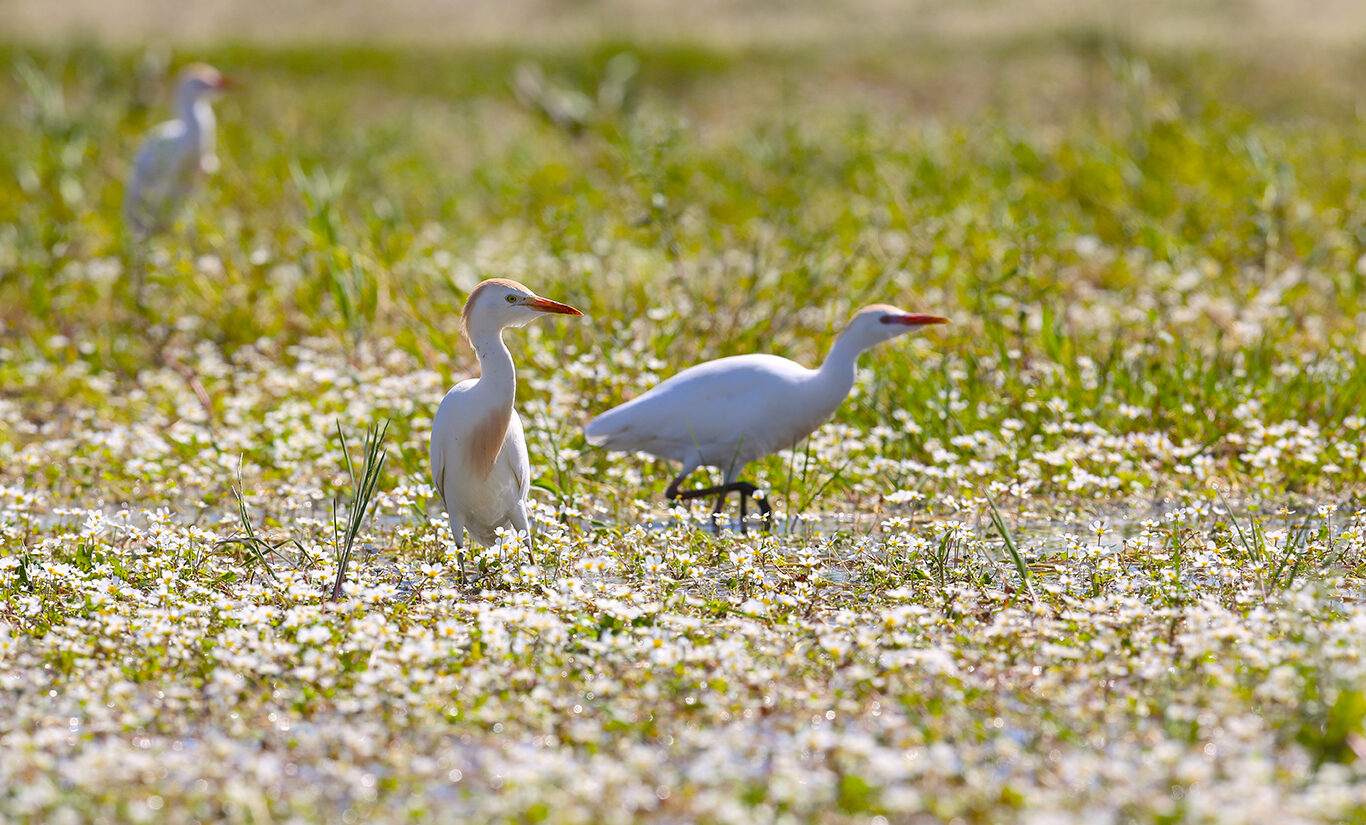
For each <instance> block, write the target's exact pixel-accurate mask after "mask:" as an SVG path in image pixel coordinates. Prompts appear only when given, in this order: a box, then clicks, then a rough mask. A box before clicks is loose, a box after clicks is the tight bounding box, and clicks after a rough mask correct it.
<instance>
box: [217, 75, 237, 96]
mask: <svg viewBox="0 0 1366 825" xmlns="http://www.w3.org/2000/svg"><path fill="white" fill-rule="evenodd" d="M241 86H242V83H241V81H239V80H237V79H236V78H232V77H228V76H227V75H225V74H224V75H219V76H218V81H217V82H215V83H214V84H213V87H214V88H215V89H217V90H218V91H220V92H230V91H232V90H233V89H237V88H241Z"/></svg>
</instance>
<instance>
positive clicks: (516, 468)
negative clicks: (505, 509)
mask: <svg viewBox="0 0 1366 825" xmlns="http://www.w3.org/2000/svg"><path fill="white" fill-rule="evenodd" d="M498 465H499V466H498V469H497V470H496V471H495V472H503V473H507V474H508V475H509V476H511V478H512V482H513V484H514V486H515V489H516V490H517V491H518V501H520V500H522V499H525V498H526V497H527V494H528V493H530V492H531V457H530V456H529V455H528V454H527V449H526V435H525V434H524V432H523V431H522V417H521V416H520V415H518V414H517V411H516V410H513V411H512V420H511V421H509V422H508V431H507V435H506V436H504V437H503V449H502V450H501V451H500V452H499V453H498Z"/></svg>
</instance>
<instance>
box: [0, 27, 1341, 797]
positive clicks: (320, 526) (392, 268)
mask: <svg viewBox="0 0 1366 825" xmlns="http://www.w3.org/2000/svg"><path fill="white" fill-rule="evenodd" d="M879 42H880V43H881V44H880V45H878V44H873V45H869V46H868V47H867V48H849V47H847V46H845V45H840V44H825V45H808V46H805V47H803V48H797V47H781V46H777V45H765V44H750V45H730V46H727V45H722V44H719V43H715V42H710V41H706V40H686V39H683V40H674V41H667V42H664V41H659V40H654V39H642V40H631V39H623V40H615V41H610V42H589V43H586V44H585V43H574V44H560V45H555V44H550V45H542V46H523V47H513V46H507V45H478V46H476V45H466V46H462V47H461V48H458V49H455V48H451V49H442V48H438V47H435V46H423V47H414V48H402V47H398V46H373V47H364V48H363V47H341V46H330V47H325V46H313V47H303V46H284V45H280V46H272V47H269V48H265V47H247V46H238V47H229V46H222V47H216V48H213V49H207V50H204V51H201V52H196V53H194V54H182V53H176V54H174V59H173V60H172V61H171V63H170V65H169V66H168V65H167V64H166V63H165V62H164V61H162V60H161V59H159V58H158V57H157V55H156V54H155V53H147V54H144V53H142V52H137V51H132V50H125V51H121V50H119V49H117V48H114V47H105V46H94V45H86V46H55V45H48V46H43V47H37V46H19V45H13V44H11V45H9V46H6V47H4V48H0V66H3V71H0V134H3V135H4V136H5V138H4V140H2V141H0V169H3V170H4V172H5V174H4V175H3V176H0V706H4V707H6V708H7V709H8V710H6V711H5V712H3V713H0V823H4V822H11V821H12V822H40V821H41V822H94V821H106V822H124V821H136V822H192V821H200V822H204V821H233V822H252V823H262V822H282V821H295V822H338V821H341V822H425V821H453V820H459V821H463V822H527V823H531V822H556V823H558V822H566V823H568V822H575V823H601V822H638V821H650V822H704V823H753V822H822V823H854V822H860V823H865V822H866V823H888V822H891V823H928V822H937V821H951V822H963V823H988V822H1006V821H1019V822H1032V823H1053V822H1078V823H1094V822H1116V823H1118V822H1141V823H1175V822H1211V823H1213V822H1218V823H1226V822H1248V823H1254V822H1271V821H1286V822H1291V821H1293V822H1325V823H1327V822H1366V732H1364V731H1363V720H1364V719H1366V690H1363V687H1362V685H1363V676H1366V673H1364V672H1363V671H1366V667H1364V666H1363V662H1362V658H1361V640H1362V630H1363V627H1366V608H1363V605H1362V598H1363V595H1366V593H1364V591H1363V576H1364V575H1366V534H1364V533H1363V526H1366V518H1364V517H1363V516H1362V515H1361V514H1360V511H1359V497H1360V495H1361V492H1362V490H1363V488H1364V487H1366V470H1363V468H1362V463H1361V453H1362V450H1363V448H1364V446H1366V445H1363V432H1366V416H1363V413H1362V404H1363V401H1366V366H1363V360H1362V354H1363V351H1366V324H1364V323H1363V321H1364V320H1366V199H1364V198H1363V193H1364V192H1366V120H1364V119H1363V117H1362V111H1363V108H1362V107H1363V106H1366V103H1364V102H1363V99H1362V97H1361V92H1360V88H1361V87H1362V81H1366V69H1363V67H1366V62H1363V61H1362V59H1361V56H1360V55H1359V54H1356V53H1352V52H1350V51H1344V50H1341V49H1336V48H1334V49H1329V48H1324V49H1322V50H1321V51H1312V50H1311V51H1307V52H1303V53H1297V54H1294V55H1293V56H1287V54H1286V53H1284V52H1276V51H1266V52H1262V53H1258V52H1256V51H1249V50H1238V49H1225V48H1220V47H1209V48H1207V49H1204V50H1177V49H1174V48H1171V47H1167V46H1161V45H1135V44H1133V43H1126V42H1124V41H1122V40H1118V39H1115V38H1113V37H1112V36H1109V35H1107V34H1103V33H1088V32H1087V31H1085V30H1079V33H1073V34H1069V35H1066V36H1051V35H1037V36H1035V35H1031V36H1028V37H1020V38H1016V39H1005V40H993V41H992V42H991V44H990V45H989V46H984V47H983V48H981V49H973V50H970V49H965V48H963V47H962V46H961V45H957V44H942V45H940V46H938V47H936V45H935V44H934V43H933V42H927V43H918V44H917V46H918V48H915V49H907V50H901V49H898V48H896V47H895V45H894V44H888V43H886V42H882V41H879ZM191 59H193V60H201V59H202V60H207V61H209V62H211V63H213V64H214V65H216V66H218V67H219V68H222V69H224V70H225V71H228V72H229V73H231V74H233V75H234V76H235V77H237V78H238V79H239V80H240V81H242V88H241V90H240V91H238V92H235V93H234V94H232V95H231V96H227V97H225V98H224V99H222V100H221V101H220V102H219V103H218V104H217V106H216V111H217V115H218V122H219V128H220V134H219V154H220V156H221V157H222V160H223V168H222V170H221V171H220V172H219V174H218V175H216V176H215V177H213V178H212V179H210V180H208V181H206V184H207V185H205V186H203V187H201V189H200V190H199V192H198V196H197V197H196V198H195V199H194V201H193V203H192V205H191V206H190V208H189V209H188V210H186V212H185V213H184V215H183V219H182V221H181V222H180V223H179V224H178V225H177V226H176V227H175V228H174V229H172V230H171V231H170V232H168V233H166V234H165V235H163V236H161V237H159V238H157V239H156V240H154V241H153V242H152V243H151V244H150V246H149V247H147V248H144V249H141V250H135V249H134V246H133V245H132V244H131V242H130V239H129V238H128V237H126V235H125V232H124V229H123V227H122V222H121V218H120V211H119V204H120V199H121V197H122V181H123V179H124V176H125V175H126V174H127V172H128V170H129V166H130V163H131V158H132V155H133V152H134V151H135V148H136V146H137V143H138V140H139V135H140V134H141V133H142V132H144V131H145V130H146V129H147V128H148V127H150V126H151V125H153V124H154V123H156V122H158V121H160V120H163V119H165V118H166V117H167V116H168V114H167V112H168V104H167V101H168V98H169V96H170V94H171V89H170V86H171V83H172V82H173V76H174V70H175V69H176V68H178V67H179V66H180V65H183V64H184V63H186V62H189V61H190V60H191ZM529 77H538V78H539V81H538V83H536V84H532V83H529V82H528V81H527V80H526V78H529ZM518 78H522V80H521V81H519V80H518ZM533 85H534V86H536V88H535V89H533V88H531V86H533ZM488 277H510V278H514V279H517V280H519V281H522V282H524V283H526V284H527V285H529V286H530V287H531V288H532V289H534V290H536V291H537V292H538V293H540V294H542V295H545V296H547V297H550V298H554V299H558V300H564V301H568V302H570V303H572V304H574V305H575V306H578V307H579V308H581V309H583V310H584V311H585V313H586V314H587V316H588V317H586V318H583V319H570V320H565V321H559V320H556V321H551V322H541V323H540V325H538V326H532V327H529V328H527V329H525V330H519V331H512V332H510V333H509V334H508V336H507V337H508V341H509V344H510V348H511V350H512V352H513V355H514V357H515V358H516V360H517V363H518V368H519V377H520V380H521V383H520V388H519V393H518V402H517V404H518V408H519V410H520V411H521V415H522V417H523V419H524V421H525V422H526V424H527V430H528V432H527V437H528V441H529V444H530V449H531V454H532V464H533V471H534V474H535V476H536V480H535V489H534V490H533V498H534V500H535V510H536V515H537V522H538V527H539V539H538V542H539V543H538V546H537V558H536V563H535V564H527V563H526V559H525V556H524V553H523V552H522V551H521V550H519V549H517V548H514V547H511V546H509V547H507V548H495V549H492V550H484V549H479V548H474V549H472V550H466V551H456V550H455V548H454V547H453V546H452V545H451V543H450V540H449V534H448V532H447V531H446V527H445V520H444V518H443V517H442V516H441V513H440V509H441V508H440V504H439V501H437V500H436V499H435V497H434V496H433V494H432V491H431V488H430V486H429V485H430V480H429V476H428V468H427V458H426V455H427V440H428V437H429V433H430V425H431V416H432V414H433V413H434V412H435V410H436V406H437V404H438V403H439V401H440V399H441V396H442V395H443V394H444V392H445V390H446V389H447V388H448V387H449V386H450V385H451V384H452V383H453V382H454V381H455V380H458V379H460V378H462V377H465V376H467V375H470V374H473V372H474V371H475V370H476V369H477V365H476V363H475V362H474V359H473V354H472V352H471V351H470V350H469V348H468V346H467V344H466V343H465V341H464V340H463V339H462V337H461V335H460V332H459V329H460V326H459V315H460V309H461V307H462V305H463V303H464V297H465V295H466V293H467V292H468V290H469V289H470V288H471V287H473V286H474V285H475V284H476V283H478V282H479V281H480V280H482V279H484V278H488ZM139 292H140V293H141V295H140V297H141V299H142V300H141V305H140V304H139V300H138V299H139ZM874 302H890V303H895V304H897V305H899V306H902V307H904V308H906V309H909V310H912V311H921V312H932V313H936V314H942V315H946V316H949V317H950V318H952V319H953V324H952V325H950V326H947V327H937V328H934V329H931V330H928V331H926V332H925V333H923V334H920V335H918V336H915V337H913V338H910V339H903V340H899V341H897V342H895V343H892V344H889V345H885V346H883V347H881V348H880V349H877V350H874V351H873V352H870V353H869V354H868V355H866V356H865V357H864V360H863V361H862V362H861V367H862V370H861V374H860V380H859V382H858V384H857V385H856V389H855V393H854V395H853V396H852V397H851V398H850V399H849V400H848V401H847V402H846V403H845V405H844V406H843V407H842V408H841V409H840V411H839V413H838V414H837V416H836V418H835V419H834V421H832V422H831V423H829V424H827V425H826V426H824V427H823V428H822V429H821V430H819V431H818V432H817V433H816V434H815V435H814V436H813V437H812V438H811V439H810V440H809V441H808V442H806V443H804V444H803V445H801V447H800V448H799V449H798V450H796V451H793V452H792V453H783V454H780V455H777V456H773V457H771V458H769V459H767V460H765V461H762V462H758V463H756V464H755V465H753V466H752V467H751V468H750V472H749V476H750V477H751V478H752V479H753V480H754V481H755V482H756V483H759V484H760V485H761V486H762V487H764V488H765V489H767V490H768V492H769V495H770V498H771V499H772V501H773V503H774V506H775V511H776V514H777V516H778V519H779V521H780V525H779V529H778V530H776V531H775V532H774V533H773V534H762V533H757V534H756V533H753V532H751V533H750V534H749V535H747V536H742V535H740V534H739V533H738V532H735V531H722V532H721V533H720V534H719V535H717V534H714V533H713V532H711V531H709V530H707V529H705V527H704V526H703V525H705V523H706V511H705V510H706V508H704V507H703V506H702V505H701V504H700V503H699V504H698V505H697V506H696V507H695V508H694V509H693V510H687V509H670V508H667V507H665V506H664V502H663V500H662V491H663V488H664V486H665V484H666V483H667V482H668V480H669V478H670V475H671V473H670V470H671V469H672V468H671V467H670V466H668V465H666V464H664V463H656V462H653V461H650V460H646V459H644V458H642V457H635V456H624V455H611V454H604V453H602V452H600V451H598V450H595V449H592V448H590V447H588V446H587V445H586V444H585V443H584V440H583V437H582V434H581V430H582V426H583V424H584V423H585V422H586V421H587V420H588V419H589V418H590V417H592V416H593V415H594V414H596V413H598V412H600V411H602V410H605V409H607V408H608V407H610V406H612V405H614V404H616V403H618V402H620V401H621V400H623V399H625V398H629V397H632V396H634V395H636V394H638V393H640V392H641V391H643V390H644V389H646V388H648V387H649V386H651V385H652V384H654V383H656V382H657V381H658V380H659V379H661V378H664V377H667V376H668V375H670V374H672V373H674V372H676V371H678V370H679V369H681V368H683V367H685V366H688V365H691V364H693V363H696V362H698V361H701V360H705V359H708V358H714V357H719V356H723V355H730V354H735V353H743V352H754V351H767V352H773V353H776V354H781V355H786V356H789V357H791V358H794V359H795V360H798V361H801V362H803V363H806V364H811V365H814V364H816V363H817V362H818V361H819V359H820V358H821V357H823V355H824V352H825V349H826V347H827V346H828V345H829V343H830V342H831V341H832V340H833V337H834V335H835V334H836V333H837V332H838V331H839V329H840V328H841V327H842V325H843V324H844V322H845V321H846V320H847V319H848V317H849V316H850V315H851V314H852V313H853V312H854V311H855V310H857V309H858V308H859V307H860V306H862V305H864V304H867V303H874ZM384 420H387V421H388V422H389V430H388V438H387V442H386V447H385V449H386V450H387V464H386V466H385V471H384V473H383V475H382V476H381V478H380V482H379V491H378V493H377V495H376V498H375V505H374V510H373V512H371V513H368V514H367V513H362V515H364V516H365V517H364V518H360V519H358V521H359V522H361V529H360V533H359V535H358V537H357V538H356V544H355V548H356V549H355V553H354V557H353V558H352V560H351V562H350V566H349V570H348V581H347V584H346V586H345V590H344V595H343V598H341V599H340V600H338V601H335V602H333V601H329V600H328V595H329V593H330V591H331V588H332V584H333V582H334V581H335V580H336V576H337V570H338V561H337V559H338V555H339V553H340V550H341V546H342V545H343V544H344V543H345V537H344V535H343V533H344V532H345V531H344V529H343V528H342V527H340V526H339V524H338V522H345V521H346V519H347V517H348V516H349V515H351V514H352V513H353V512H354V508H352V507H351V505H350V504H348V503H349V502H351V501H352V500H353V499H352V495H353V488H354V486H355V482H354V481H353V477H352V474H351V473H349V472H348V469H347V466H348V462H347V459H346V452H345V451H344V449H343V446H342V441H341V439H340V438H339V436H338V430H339V429H340V431H341V432H343V433H345V436H346V439H347V443H348V444H349V447H350V452H351V455H352V457H353V458H354V459H355V460H356V462H357V464H359V452H360V451H359V446H360V442H361V440H362V438H363V434H364V432H365V430H366V428H367V427H370V426H372V425H375V424H378V423H380V422H382V421H384ZM356 470H357V471H359V466H357V467H356ZM361 509H362V510H363V508H361ZM228 539H236V541H226V540H228Z"/></svg>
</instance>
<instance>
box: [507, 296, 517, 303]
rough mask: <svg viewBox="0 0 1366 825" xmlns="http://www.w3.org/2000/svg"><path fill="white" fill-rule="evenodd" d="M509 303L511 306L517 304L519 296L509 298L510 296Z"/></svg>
mask: <svg viewBox="0 0 1366 825" xmlns="http://www.w3.org/2000/svg"><path fill="white" fill-rule="evenodd" d="M508 303H509V304H515V303H517V296H516V295H509V296H508Z"/></svg>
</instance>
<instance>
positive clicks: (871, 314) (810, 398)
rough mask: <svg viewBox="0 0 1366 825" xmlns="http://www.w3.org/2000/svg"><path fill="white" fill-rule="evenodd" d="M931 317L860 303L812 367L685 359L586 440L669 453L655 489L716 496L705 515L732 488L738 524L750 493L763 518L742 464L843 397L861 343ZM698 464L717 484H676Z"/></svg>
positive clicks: (599, 421) (601, 421)
mask: <svg viewBox="0 0 1366 825" xmlns="http://www.w3.org/2000/svg"><path fill="white" fill-rule="evenodd" d="M948 322H949V320H948V319H947V318H940V317H939V316H937V315H913V314H911V313H909V312H903V311H902V310H899V309H897V308H896V307H893V306H888V305H886V304H874V305H873V306H869V307H865V308H864V309H862V310H860V311H859V312H858V314H857V315H855V316H854V318H853V320H852V321H850V322H849V326H847V327H845V329H844V332H842V333H840V336H839V337H838V338H836V339H835V345H834V346H833V347H831V348H830V352H829V354H828V355H826V357H825V363H823V364H821V366H820V368H819V369H814V370H811V369H807V368H806V367H803V366H801V365H800V364H797V363H795V362H793V361H789V360H788V359H786V358H780V357H778V356H776V355H736V356H732V357H730V358H719V359H717V360H715V361H707V362H706V363H703V364H698V365H697V366H695V367H690V368H689V369H686V370H684V371H683V372H680V373H678V374H677V375H675V376H674V377H672V378H670V379H668V380H667V381H665V382H664V383H662V384H660V385H659V386H657V387H655V388H654V389H652V390H650V391H649V392H647V393H645V394H644V395H642V396H640V397H638V398H635V399H633V400H631V401H628V402H626V403H625V404H622V405H621V406H619V407H615V408H613V409H611V410H608V411H607V412H605V413H603V414H602V415H600V416H598V417H597V418H595V419H593V420H592V421H590V422H589V423H588V426H587V428H585V430H584V434H585V435H586V436H587V438H588V443H590V444H594V445H597V446H600V447H605V448H607V449H609V450H618V451H622V452H642V453H649V454H650V455H653V456H657V457H659V458H663V459H667V460H669V461H675V462H678V463H680V464H682V465H683V469H682V471H681V472H679V474H678V476H677V477H676V478H674V480H673V482H672V483H670V484H669V488H668V489H667V490H666V491H665V493H664V495H665V496H667V497H668V498H669V499H671V500H672V499H683V500H688V499H694V498H700V497H702V496H710V495H715V496H716V497H717V498H716V507H715V508H714V510H713V515H715V514H716V513H720V512H721V510H722V508H723V507H724V506H725V501H726V496H727V494H729V493H732V492H738V493H739V494H740V529H741V530H742V531H743V530H744V528H745V502H746V500H747V498H749V497H753V498H754V499H755V502H756V503H757V504H758V505H759V508H760V510H761V511H762V515H763V517H764V518H765V527H766V528H767V527H768V526H769V522H768V516H769V514H770V512H771V508H770V507H769V505H768V502H767V501H766V500H765V499H764V498H763V497H762V496H760V495H756V494H757V493H758V488H756V487H755V486H754V485H753V484H750V483H749V482H744V481H740V480H739V478H740V471H741V470H742V469H744V467H745V465H746V464H748V463H749V462H751V461H753V460H755V459H756V458H762V457H763V456H766V455H769V454H771V453H775V452H777V451H778V450H782V449H787V448H791V447H794V446H796V444H797V443H798V442H799V441H801V440H802V439H803V438H805V437H806V436H808V435H810V434H811V433H812V432H813V431H814V430H815V429H816V428H817V427H819V426H820V425H821V423H822V422H824V421H825V420H826V419H828V418H829V417H830V416H832V415H834V413H835V410H836V409H838V408H839V405H840V404H841V403H842V402H843V401H844V399H845V397H846V396H847V395H849V390H850V389H852V388H853V386H854V368H855V366H856V365H857V363H858V359H859V356H860V355H862V354H863V353H864V352H865V351H866V350H869V349H871V348H872V347H874V346H876V345H878V344H880V343H882V342H883V341H889V340H891V339H893V338H895V337H897V336H898V335H904V334H905V333H908V332H911V331H912V330H915V329H919V328H920V327H923V326H929V325H931V324H947V323H948ZM698 467H716V468H718V469H720V470H722V471H723V473H724V480H723V482H722V484H720V485H718V486H715V487H706V488H702V489H696V490H679V489H678V487H679V485H680V484H682V483H683V480H684V479H686V478H687V477H688V475H689V474H691V473H692V472H693V471H694V470H696V469H697V468H698Z"/></svg>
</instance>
